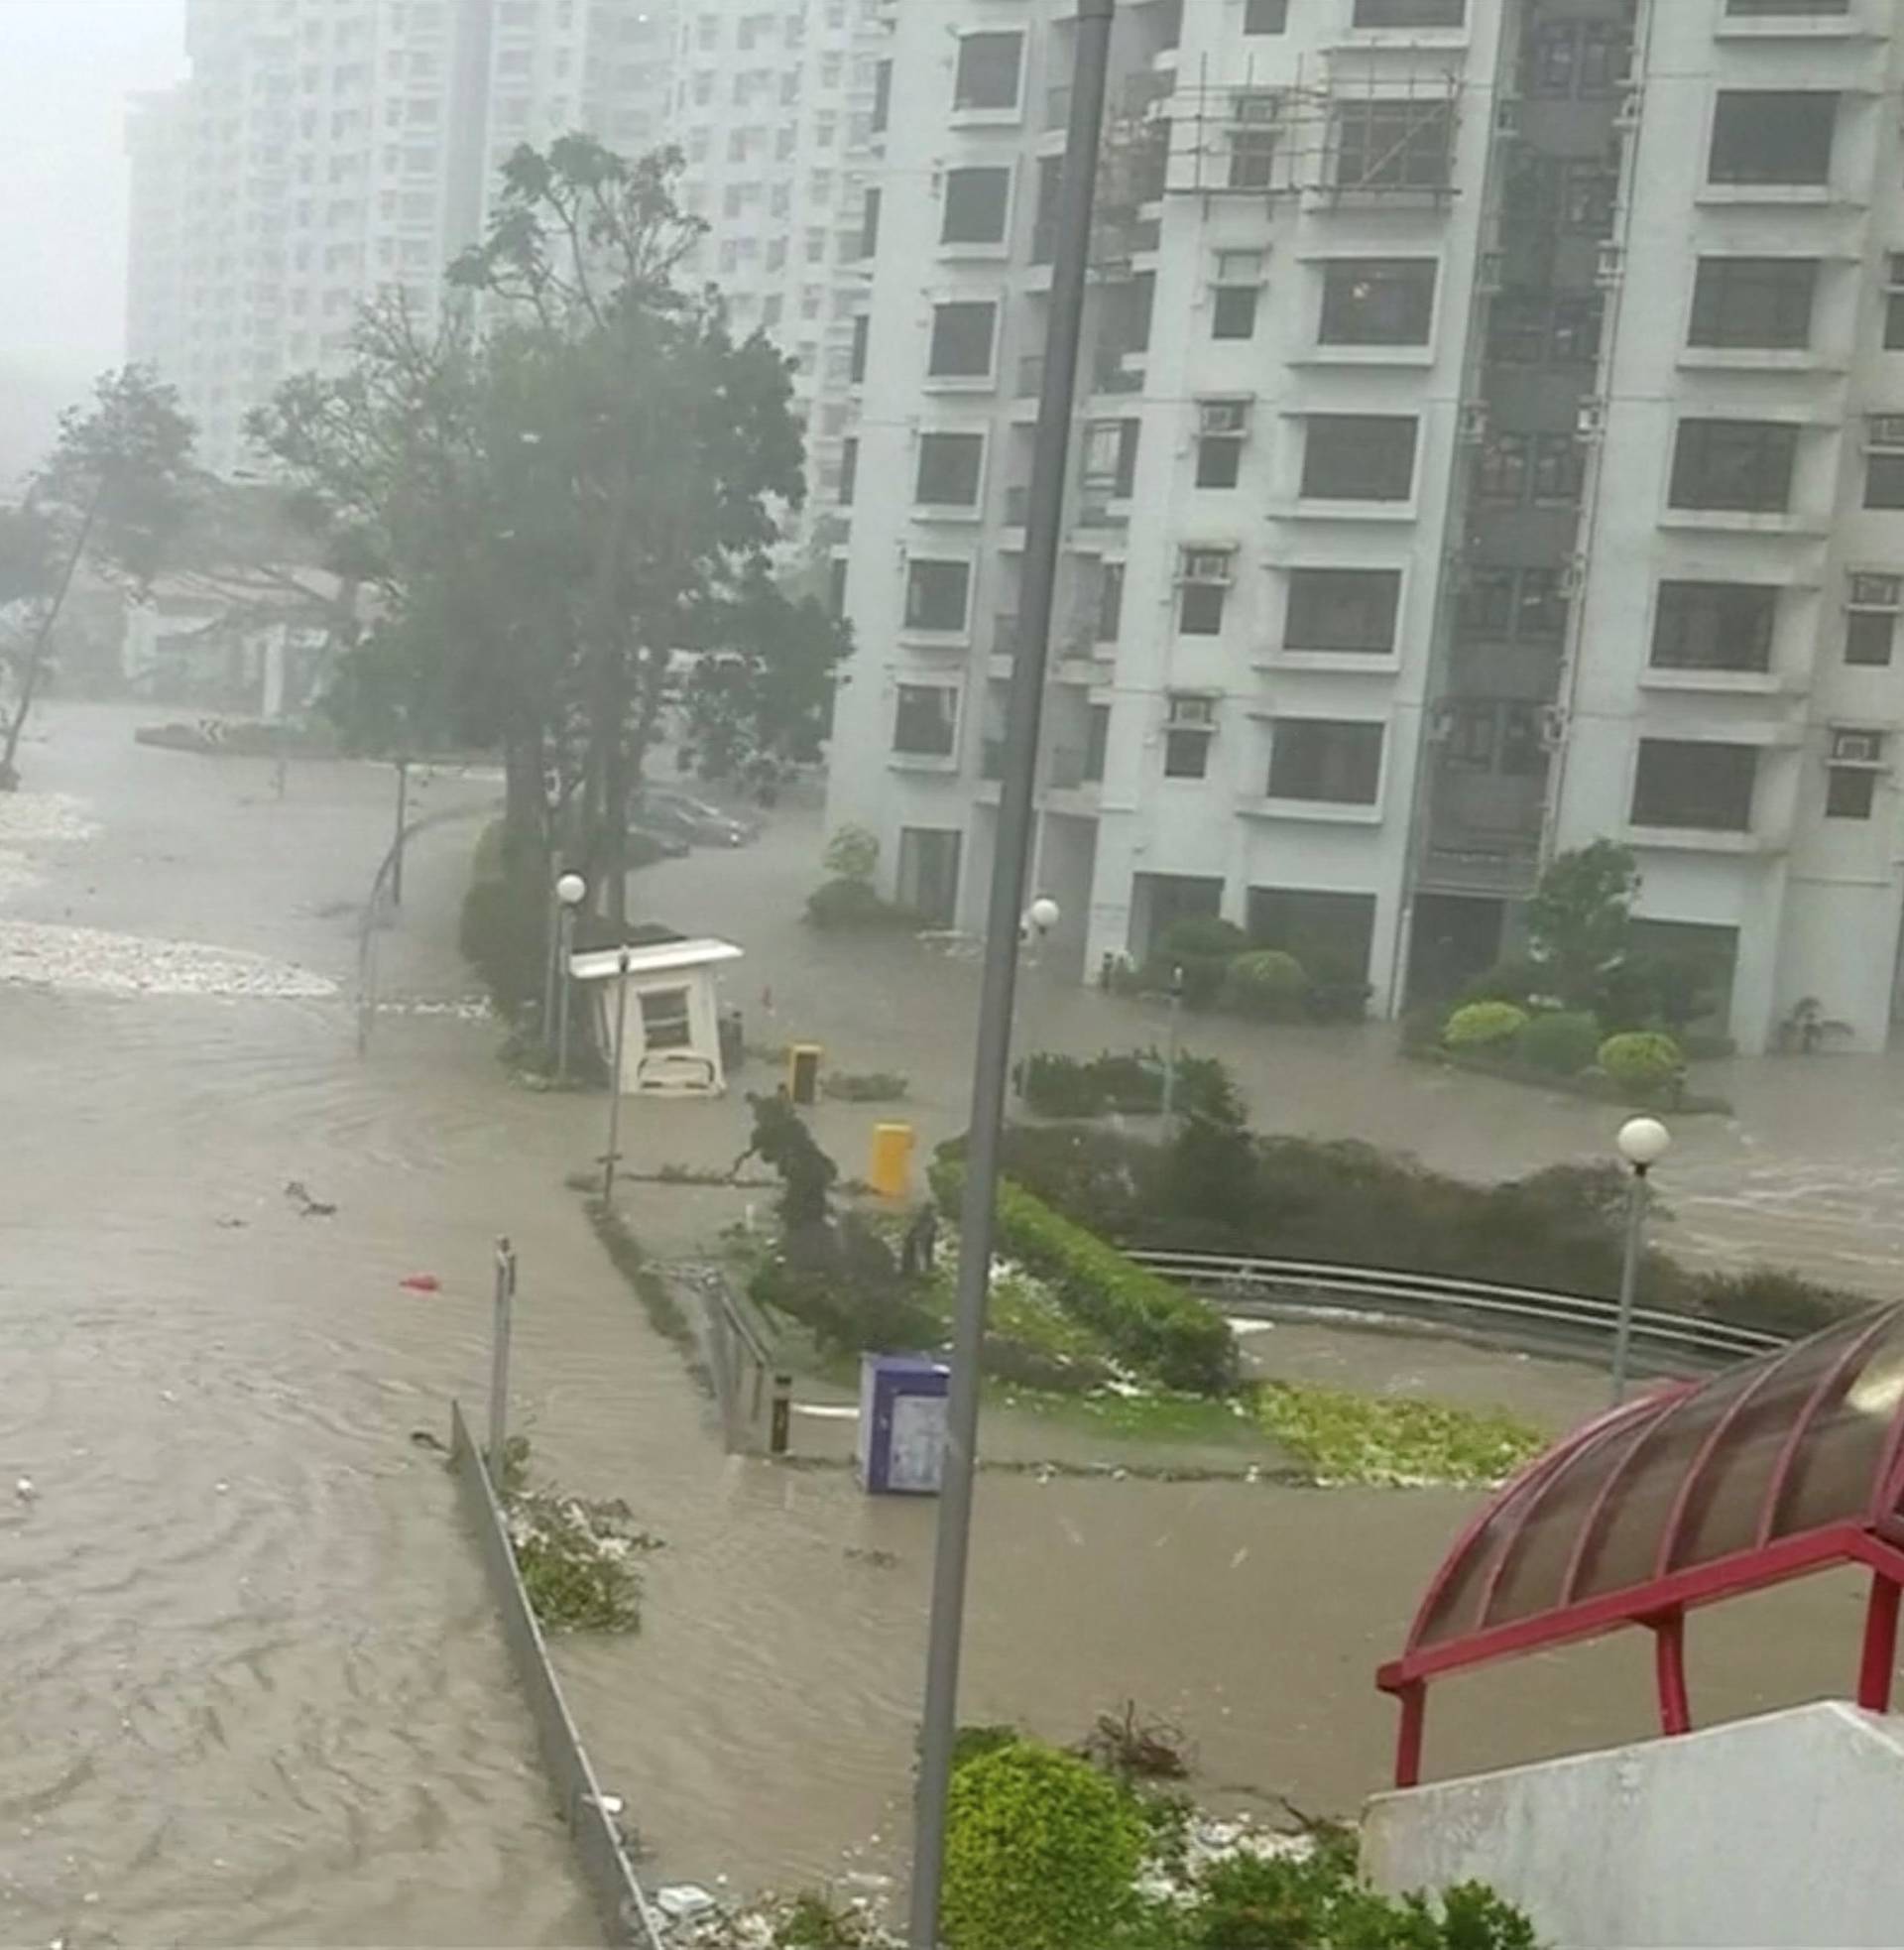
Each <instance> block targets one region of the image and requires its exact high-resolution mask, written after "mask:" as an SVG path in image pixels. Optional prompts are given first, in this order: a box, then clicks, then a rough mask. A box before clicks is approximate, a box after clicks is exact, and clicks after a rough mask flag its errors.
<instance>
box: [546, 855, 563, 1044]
mask: <svg viewBox="0 0 1904 1950" xmlns="http://www.w3.org/2000/svg"><path fill="white" fill-rule="evenodd" d="M561 880H562V877H561V875H560V874H559V873H558V874H556V875H554V876H553V878H552V879H551V880H550V881H549V883H548V968H547V971H546V973H545V975H544V977H543V981H542V1060H543V1061H544V1062H552V1061H553V1060H554V1058H555V971H556V970H557V969H558V968H559V967H560V966H561V964H562V897H561V895H560V894H559V893H558V892H557V891H556V890H557V889H558V888H559V887H560V886H561Z"/></svg>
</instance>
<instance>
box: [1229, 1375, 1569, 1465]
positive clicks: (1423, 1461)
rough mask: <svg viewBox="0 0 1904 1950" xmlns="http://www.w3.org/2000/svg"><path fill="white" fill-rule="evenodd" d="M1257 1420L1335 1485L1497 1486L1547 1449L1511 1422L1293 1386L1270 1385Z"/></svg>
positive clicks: (1261, 1396) (1440, 1405) (1436, 1405)
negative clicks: (1484, 1484) (1478, 1484)
mask: <svg viewBox="0 0 1904 1950" xmlns="http://www.w3.org/2000/svg"><path fill="white" fill-rule="evenodd" d="M1256 1417H1257V1420H1258V1421H1259V1422H1260V1423H1261V1425H1262V1427H1263V1428H1264V1430H1265V1431H1266V1432H1267V1433H1268V1434H1270V1435H1271V1436H1273V1437H1274V1438H1275V1439H1276V1441H1278V1442H1279V1443H1281V1445H1282V1446H1283V1447H1284V1448H1285V1449H1287V1450H1288V1451H1289V1452H1290V1454H1291V1455H1293V1456H1296V1457H1298V1458H1299V1459H1300V1460H1301V1461H1303V1462H1305V1463H1307V1464H1308V1465H1309V1466H1310V1467H1311V1468H1312V1469H1313V1470H1315V1472H1316V1474H1317V1475H1318V1476H1320V1477H1322V1478H1323V1479H1324V1480H1325V1481H1327V1482H1331V1483H1390V1484H1392V1483H1404V1484H1405V1483H1422V1482H1431V1483H1493V1482H1498V1481H1499V1480H1500V1479H1501V1478H1502V1477H1504V1476H1507V1475H1509V1474H1511V1472H1512V1471H1514V1470H1515V1469H1517V1468H1518V1467H1519V1466H1520V1465H1521V1464H1522V1463H1523V1462H1526V1461H1527V1460H1529V1458H1531V1457H1533V1456H1536V1455H1538V1454H1539V1453H1540V1451H1541V1450H1542V1449H1543V1448H1545V1447H1546V1445H1547V1441H1548V1438H1547V1436H1546V1435H1544V1434H1543V1433H1542V1432H1541V1431H1540V1430H1539V1429H1537V1428H1535V1427H1533V1426H1532V1425H1531V1424H1530V1423H1528V1422H1524V1421H1520V1420H1518V1419H1516V1418H1515V1417H1513V1416H1511V1415H1507V1414H1502V1413H1493V1414H1477V1413H1474V1412H1473V1411H1471V1410H1469V1409H1466V1408H1454V1407H1450V1406H1448V1405H1447V1404H1446V1403H1445V1402H1419V1401H1416V1400H1414V1399H1413V1398H1411V1397H1408V1396H1401V1395H1394V1396H1366V1395H1354V1394H1351V1393H1350V1392H1349V1391H1348V1390H1346V1389H1335V1388H1324V1387H1321V1386H1312V1385H1310V1384H1306V1383H1304V1384H1298V1383H1294V1382H1265V1383H1264V1384H1263V1385H1262V1387H1261V1388H1260V1389H1259V1390H1258V1391H1257V1394H1256Z"/></svg>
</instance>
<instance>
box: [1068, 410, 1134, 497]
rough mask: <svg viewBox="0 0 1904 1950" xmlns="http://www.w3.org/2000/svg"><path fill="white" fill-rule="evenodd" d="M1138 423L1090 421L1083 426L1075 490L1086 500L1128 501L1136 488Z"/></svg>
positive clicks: (1127, 421)
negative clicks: (1077, 488)
mask: <svg viewBox="0 0 1904 1950" xmlns="http://www.w3.org/2000/svg"><path fill="white" fill-rule="evenodd" d="M1142 432H1143V423H1142V421H1140V420H1091V421H1087V422H1086V423H1085V427H1084V444H1083V450H1082V452H1081V454H1080V456H1079V460H1078V487H1079V490H1080V492H1081V493H1083V494H1084V495H1085V496H1086V497H1087V498H1092V499H1096V498H1108V499H1110V500H1113V501H1128V500H1129V499H1130V490H1131V489H1132V488H1133V487H1134V486H1135V485H1136V476H1137V441H1138V438H1139V436H1140V435H1141V434H1142Z"/></svg>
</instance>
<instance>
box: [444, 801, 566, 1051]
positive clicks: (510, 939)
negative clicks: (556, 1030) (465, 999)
mask: <svg viewBox="0 0 1904 1950" xmlns="http://www.w3.org/2000/svg"><path fill="white" fill-rule="evenodd" d="M547 908H548V896H547V894H546V892H545V890H544V889H543V888H542V886H541V875H540V874H539V873H538V872H536V871H535V869H534V868H533V867H531V866H529V865H527V864H524V865H519V866H518V867H517V869H516V870H515V872H514V873H512V872H511V871H510V868H509V866H508V864H507V861H506V858H505V852H504V846H503V822H502V821H501V820H500V819H498V820H495V821H494V822H492V823H491V824H490V825H489V826H487V827H485V828H484V830H483V835H482V837H481V838H480V839H479V840H478V841H477V842H476V851H475V854H474V856H473V858H472V860H471V862H470V881H469V890H468V892H467V893H465V894H464V896H463V910H462V916H461V921H460V924H459V926H458V930H457V943H458V945H459V946H460V947H461V949H462V951H463V958H464V959H465V960H466V961H467V962H469V964H470V965H471V966H472V967H473V968H474V969H475V970H476V972H477V974H478V975H479V976H481V977H482V982H483V986H484V987H485V988H486V989H487V990H488V991H489V993H490V997H491V999H492V1000H493V1001H494V1002H495V1004H496V1007H497V1009H498V1010H499V1011H500V1012H501V1013H502V1014H503V1015H504V1016H506V1017H509V1018H512V1019H513V1018H515V1017H517V1016H519V1015H520V1014H521V1013H522V1012H523V1010H524V1009H525V1008H527V1007H528V1006H529V1005H530V1004H532V1003H535V1002H538V1001H539V1000H540V997H541V993H542V983H543V980H544V978H545V975H546V955H547V949H548V940H547V936H546V934H545V933H544V931H543V929H544V924H545V918H546V914H547Z"/></svg>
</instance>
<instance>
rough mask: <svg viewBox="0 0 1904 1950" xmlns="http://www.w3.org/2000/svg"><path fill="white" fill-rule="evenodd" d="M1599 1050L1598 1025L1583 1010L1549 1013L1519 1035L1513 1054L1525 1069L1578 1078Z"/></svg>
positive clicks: (1534, 1021)
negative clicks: (1547, 1071) (1525, 1066)
mask: <svg viewBox="0 0 1904 1950" xmlns="http://www.w3.org/2000/svg"><path fill="white" fill-rule="evenodd" d="M1599 1049H1600V1024H1599V1022H1598V1021H1597V1020H1596V1019H1595V1018H1594V1017H1592V1016H1589V1015H1588V1014H1587V1013H1586V1012H1585V1011H1584V1010H1578V1009H1550V1010H1548V1011H1547V1012H1546V1014H1544V1015H1541V1016H1536V1017H1534V1018H1533V1019H1532V1020H1531V1021H1530V1022H1529V1023H1528V1025H1527V1027H1526V1028H1525V1029H1524V1030H1522V1031H1521V1033H1520V1037H1519V1040H1518V1041H1517V1042H1516V1043H1515V1044H1514V1053H1515V1054H1516V1055H1517V1056H1519V1058H1520V1060H1521V1061H1522V1062H1523V1063H1525V1064H1526V1065H1527V1066H1528V1068H1530V1069H1536V1070H1549V1071H1551V1072H1552V1073H1553V1074H1554V1075H1555V1076H1578V1075H1579V1074H1580V1073H1581V1071H1582V1070H1584V1069H1587V1068H1588V1067H1590V1066H1591V1064H1592V1063H1593V1060H1594V1057H1595V1055H1596V1053H1597V1052H1598V1051H1599Z"/></svg>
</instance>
